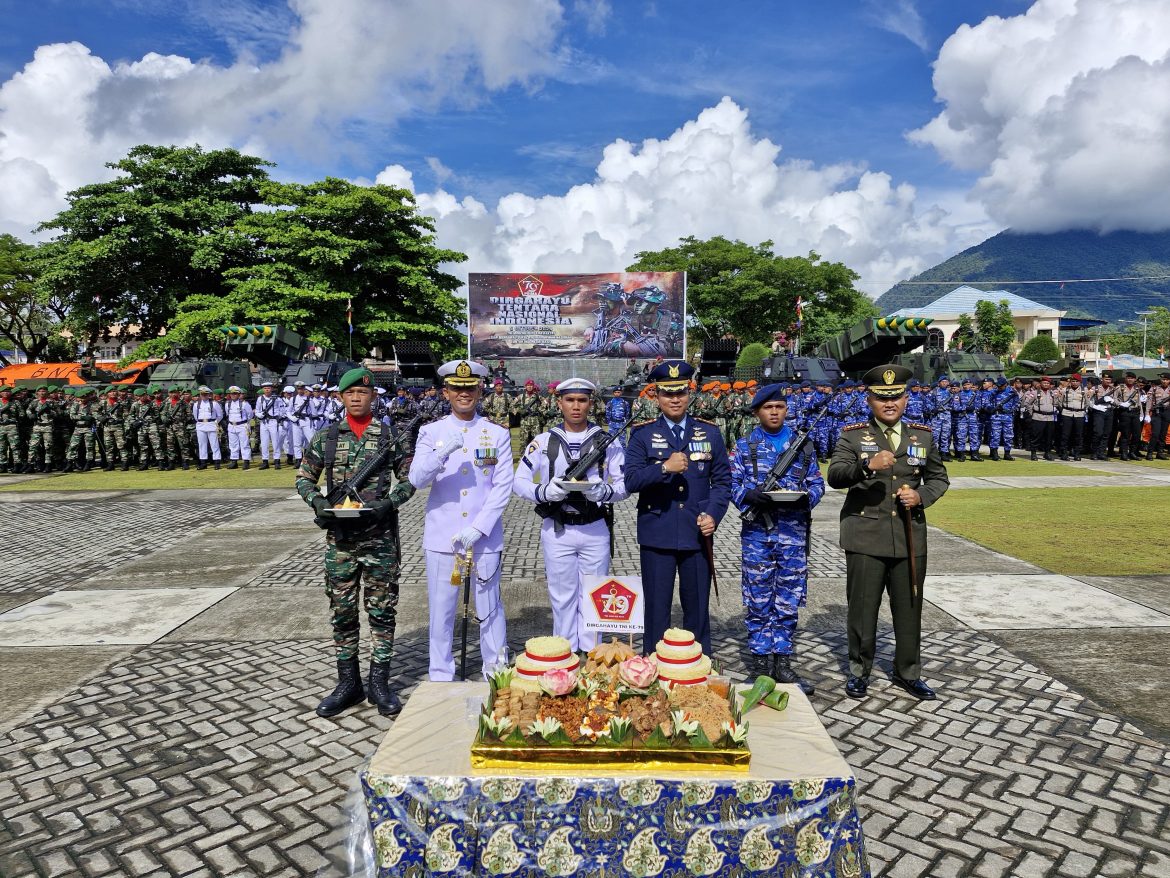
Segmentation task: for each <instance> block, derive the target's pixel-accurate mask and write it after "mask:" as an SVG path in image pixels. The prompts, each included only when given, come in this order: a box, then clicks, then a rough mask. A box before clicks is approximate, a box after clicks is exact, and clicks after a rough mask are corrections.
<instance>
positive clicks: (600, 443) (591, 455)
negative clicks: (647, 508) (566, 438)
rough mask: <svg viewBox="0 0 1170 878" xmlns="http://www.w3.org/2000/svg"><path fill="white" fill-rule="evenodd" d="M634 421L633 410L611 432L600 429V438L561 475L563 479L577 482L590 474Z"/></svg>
mask: <svg viewBox="0 0 1170 878" xmlns="http://www.w3.org/2000/svg"><path fill="white" fill-rule="evenodd" d="M632 423H634V413H633V411H631V412H630V416H629V417H628V418H626V420H625V421H624V422H623V423H622V425H621V426H620V427H618V428H617V429H616V430H613V431H612V432H609V433H607V432H605V431H604V430H598V432H599V433H600V434H601V436H600V438H598V439H594V440H593V444H592V446H591V447H590V449H589V451H587V452H586V453H585V454H582V455H581V457H579V458H578V459H577V462H576V463H575V464H573V465H572V466H571V467H569V468H568V469H567V470H565V474H564V475H563V476H561V479H562V480H565V481H570V482H577V481H580V480H582V479H584V478H585V477H586V476H587V475H588V474H589V470H591V469H592V468H593V467H595V466H597V465H598V464H599V463H601V461H602V460H604V459H605V451H606V449H607V448H609V446H610V445H612V444H613V442H614V440H616V439H617V438H618V436H620V435H622V433H624V432H625V431H626V430H628V429H629V428H630V424H632Z"/></svg>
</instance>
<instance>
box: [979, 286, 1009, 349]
mask: <svg viewBox="0 0 1170 878" xmlns="http://www.w3.org/2000/svg"><path fill="white" fill-rule="evenodd" d="M1015 340H1016V325H1015V323H1014V322H1013V321H1012V309H1011V305H1009V304H1008V300H1007V299H1000V301H999V304H998V305H996V304H995V303H993V302H988V301H986V300H984V299H980V300H979V301H978V302H976V303H975V344H976V345H977V346H978V348H979V350H981V351H984V352H985V353H989V354H995V355H996V356H997V357H1004V356H1007V354H1008V352H1009V351H1010V350H1011V349H1012V343H1013V342H1014V341H1015Z"/></svg>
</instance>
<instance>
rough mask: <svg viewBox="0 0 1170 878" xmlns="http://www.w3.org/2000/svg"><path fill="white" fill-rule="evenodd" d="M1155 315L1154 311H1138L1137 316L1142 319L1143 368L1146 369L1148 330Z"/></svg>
mask: <svg viewBox="0 0 1170 878" xmlns="http://www.w3.org/2000/svg"><path fill="white" fill-rule="evenodd" d="M1153 314H1154V312H1153V311H1138V312H1137V316H1138V317H1140V318H1142V368H1143V369H1144V368H1146V329H1147V327H1148V326H1149V318H1150V317H1152V316H1153Z"/></svg>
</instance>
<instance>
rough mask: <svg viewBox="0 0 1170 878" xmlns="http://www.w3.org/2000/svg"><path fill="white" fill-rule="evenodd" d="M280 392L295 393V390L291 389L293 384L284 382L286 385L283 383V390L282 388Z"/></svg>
mask: <svg viewBox="0 0 1170 878" xmlns="http://www.w3.org/2000/svg"><path fill="white" fill-rule="evenodd" d="M280 392H281V393H295V392H296V391H294V390H293V386H292V385H291V384H286V385H284V390H282V391H280Z"/></svg>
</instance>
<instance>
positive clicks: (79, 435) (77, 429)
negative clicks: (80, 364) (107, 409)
mask: <svg viewBox="0 0 1170 878" xmlns="http://www.w3.org/2000/svg"><path fill="white" fill-rule="evenodd" d="M91 394H92V391H91V390H90V389H89V388H82V389H80V390H78V391H76V392H75V393H74V397H75V398H74V401H73V404H72V405H71V406H70V407H69V420H70V421H72V422H73V434H72V435H71V436H70V437H69V447H68V448H67V449H66V451H65V472H67V473H68V472H73V470H77V471H78V472H85V471H86V470H90V469H93V464H94V454H95V446H94V435H93V434H94V425H95V424H97V418H96V416H95V415H96V412H95V411H94V406H93V402H94V401H93V398H92V396H91ZM81 448H84V449H85V463H81V461H80V460H79V459H78V454H77V452H78V450H79V449H81Z"/></svg>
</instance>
